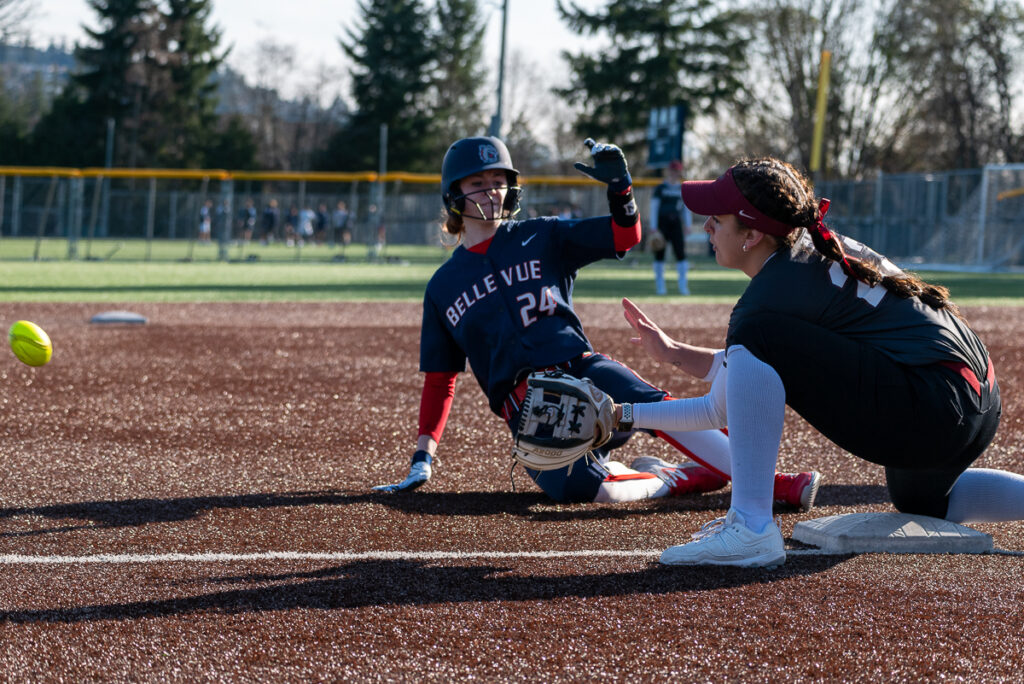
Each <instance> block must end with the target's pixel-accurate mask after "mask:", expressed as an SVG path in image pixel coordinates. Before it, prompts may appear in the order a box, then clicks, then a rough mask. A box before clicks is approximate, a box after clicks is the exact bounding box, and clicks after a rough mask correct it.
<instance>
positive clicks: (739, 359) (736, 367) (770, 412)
mask: <svg viewBox="0 0 1024 684" xmlns="http://www.w3.org/2000/svg"><path fill="white" fill-rule="evenodd" d="M727 358H728V361H727V363H728V366H729V375H728V378H727V380H726V383H727V384H726V394H727V396H728V402H727V407H726V410H727V413H728V417H729V445H730V448H731V451H732V508H734V509H736V510H737V511H739V513H740V514H741V515H742V516H743V519H744V520H745V521H746V523H747V527H749V528H750V529H752V530H754V531H755V532H760V531H761V530H763V529H764V527H765V526H766V525H767V524H768V523H770V522H771V521H772V498H773V497H772V493H773V490H774V486H775V464H776V462H777V461H778V457H779V442H780V441H781V439H782V422H783V418H784V417H785V411H786V390H785V388H784V387H783V386H782V379H781V378H780V377H779V374H778V373H776V372H775V369H774V368H772V367H771V366H769V365H768V364H766V363H764V362H763V361H760V360H758V359H757V357H755V356H754V355H753V354H751V353H750V352H749V351H748V350H747V349H746V348H745V347H743V346H742V345H735V346H732V347H729V349H728V351H727Z"/></svg>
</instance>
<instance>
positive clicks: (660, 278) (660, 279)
mask: <svg viewBox="0 0 1024 684" xmlns="http://www.w3.org/2000/svg"><path fill="white" fill-rule="evenodd" d="M654 291H655V292H656V293H657V294H660V295H663V294H665V262H664V261H655V262H654Z"/></svg>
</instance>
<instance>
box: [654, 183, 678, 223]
mask: <svg viewBox="0 0 1024 684" xmlns="http://www.w3.org/2000/svg"><path fill="white" fill-rule="evenodd" d="M651 201H652V209H653V210H654V213H657V215H658V221H659V224H660V222H661V221H681V220H682V215H683V212H684V211H686V207H685V205H683V196H682V194H681V193H680V192H679V184H678V183H662V184H661V185H659V186H657V187H656V188H654V189H653V190H651ZM655 205H656V206H655Z"/></svg>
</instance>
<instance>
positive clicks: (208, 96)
mask: <svg viewBox="0 0 1024 684" xmlns="http://www.w3.org/2000/svg"><path fill="white" fill-rule="evenodd" d="M210 10H211V0H167V11H166V15H165V28H164V31H163V39H162V41H161V42H162V43H163V46H164V49H165V50H166V55H167V57H166V68H167V71H168V76H169V79H168V80H169V84H170V88H169V89H168V91H167V93H166V94H165V96H164V104H163V106H162V107H161V114H162V118H163V119H164V124H165V125H164V127H163V132H162V135H163V137H164V140H165V144H164V145H162V146H161V149H160V154H159V155H158V157H157V162H158V163H160V164H162V165H166V166H176V167H185V168H190V167H197V166H204V165H208V163H207V162H208V160H207V158H206V150H207V149H208V148H209V147H210V146H211V144H217V145H219V143H218V142H216V141H215V140H214V139H213V138H214V137H215V129H216V126H217V114H216V111H215V110H216V107H217V98H216V90H217V84H216V81H215V80H214V78H213V76H214V74H215V72H216V70H217V68H218V67H219V66H220V65H221V64H222V63H223V62H224V59H225V58H226V57H227V54H228V51H224V52H221V53H220V54H218V53H217V47H218V45H219V44H220V40H221V32H220V30H219V29H218V28H208V27H207V21H208V19H209V16H210Z"/></svg>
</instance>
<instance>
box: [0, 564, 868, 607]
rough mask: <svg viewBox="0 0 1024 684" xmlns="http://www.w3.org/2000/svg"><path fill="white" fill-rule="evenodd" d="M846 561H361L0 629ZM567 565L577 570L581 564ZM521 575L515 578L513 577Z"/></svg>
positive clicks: (584, 587) (506, 592) (529, 595)
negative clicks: (539, 569)
mask: <svg viewBox="0 0 1024 684" xmlns="http://www.w3.org/2000/svg"><path fill="white" fill-rule="evenodd" d="M848 558H850V556H802V557H799V558H793V559H791V560H789V561H788V562H787V563H786V564H785V565H784V566H782V567H781V568H778V569H776V570H762V569H740V568H679V567H667V566H661V565H657V564H655V563H654V562H653V561H652V563H651V565H650V566H649V567H647V568H644V569H642V570H639V571H637V572H611V573H604V574H580V573H579V572H576V573H574V574H570V575H565V576H554V575H543V574H529V573H523V571H522V568H514V567H507V566H498V565H480V566H471V565H457V566H439V565H435V564H428V563H424V562H414V561H360V562H353V563H346V564H343V565H338V566H332V567H328V568H322V569H319V570H315V571H311V572H300V573H283V574H276V575H273V574H249V575H240V576H231V577H209V578H206V579H205V581H206V582H210V583H214V584H218V583H221V584H239V585H245V584H250V583H260V584H263V585H266V584H268V583H270V586H260V587H258V588H241V589H230V590H225V591H216V592H211V593H206V594H201V595H199V596H190V597H184V598H171V599H161V600H153V601H134V602H127V603H112V604H100V605H84V606H75V607H69V608H60V609H53V610H7V611H0V623H40V622H42V623H47V622H48V623H75V622H92V621H97V620H134V619H138V618H153V617H170V616H176V615H184V614H192V613H204V612H214V613H220V614H240V613H258V612H267V611H287V610H338V609H342V610H344V609H357V608H365V607H373V606H401V605H413V606H416V605H436V604H445V603H468V602H492V601H534V600H551V599H560V598H594V597H602V596H609V597H612V596H644V595H658V594H672V593H686V592H695V591H705V590H710V589H721V588H728V587H735V586H743V585H748V584H766V583H772V582H777V581H780V580H787V579H790V578H793V577H800V576H806V575H813V574H817V573H820V572H824V571H826V570H828V569H829V568H831V567H834V566H835V565H837V564H839V563H842V562H843V561H845V560H847V559H848ZM570 563H573V564H578V563H579V560H572V561H570ZM514 572H518V573H519V574H512V573H514Z"/></svg>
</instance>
